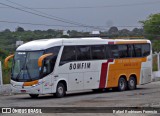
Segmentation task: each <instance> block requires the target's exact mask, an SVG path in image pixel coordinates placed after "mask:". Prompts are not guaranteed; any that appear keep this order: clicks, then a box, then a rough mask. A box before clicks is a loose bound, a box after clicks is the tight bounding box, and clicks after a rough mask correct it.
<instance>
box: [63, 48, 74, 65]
mask: <svg viewBox="0 0 160 116" xmlns="http://www.w3.org/2000/svg"><path fill="white" fill-rule="evenodd" d="M75 60H76V50H75V46H64V48H63V52H62V56H61V61H60V64H61V65H62V64H64V63H67V62H70V61H75Z"/></svg>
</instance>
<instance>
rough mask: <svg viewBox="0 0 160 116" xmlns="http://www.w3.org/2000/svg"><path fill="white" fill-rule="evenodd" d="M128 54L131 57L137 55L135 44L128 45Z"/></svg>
mask: <svg viewBox="0 0 160 116" xmlns="http://www.w3.org/2000/svg"><path fill="white" fill-rule="evenodd" d="M128 55H129V57H136V55H135V50H134V46H133V45H132V44H129V45H128Z"/></svg>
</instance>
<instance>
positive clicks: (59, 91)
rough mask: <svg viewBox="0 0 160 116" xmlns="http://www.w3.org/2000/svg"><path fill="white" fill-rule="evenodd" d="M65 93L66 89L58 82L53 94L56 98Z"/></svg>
mask: <svg viewBox="0 0 160 116" xmlns="http://www.w3.org/2000/svg"><path fill="white" fill-rule="evenodd" d="M65 94H66V89H65V86H64V84H63V83H58V85H57V89H56V93H55V94H54V95H55V96H56V97H57V98H61V97H64V96H65Z"/></svg>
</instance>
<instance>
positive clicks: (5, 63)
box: [4, 54, 14, 69]
mask: <svg viewBox="0 0 160 116" xmlns="http://www.w3.org/2000/svg"><path fill="white" fill-rule="evenodd" d="M13 57H14V54H12V55H10V56H8V57H7V58H6V59H5V60H4V65H5V68H6V69H7V68H8V61H9V60H10V59H11V58H13Z"/></svg>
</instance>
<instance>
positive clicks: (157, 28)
mask: <svg viewBox="0 0 160 116" xmlns="http://www.w3.org/2000/svg"><path fill="white" fill-rule="evenodd" d="M140 22H141V23H142V24H143V27H144V33H145V36H146V37H147V38H149V39H160V13H158V14H152V15H150V16H149V17H148V18H147V20H145V21H140Z"/></svg>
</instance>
